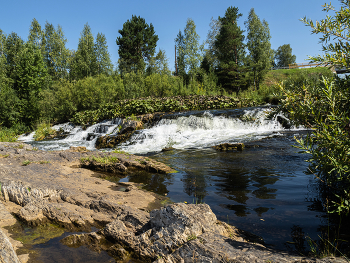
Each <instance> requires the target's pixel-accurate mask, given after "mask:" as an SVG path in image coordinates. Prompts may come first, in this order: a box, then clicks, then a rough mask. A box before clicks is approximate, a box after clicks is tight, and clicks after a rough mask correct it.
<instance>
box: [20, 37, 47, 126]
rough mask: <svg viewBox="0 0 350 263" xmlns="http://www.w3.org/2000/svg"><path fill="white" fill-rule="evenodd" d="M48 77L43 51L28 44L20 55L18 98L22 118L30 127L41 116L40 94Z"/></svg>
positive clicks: (30, 43)
mask: <svg viewBox="0 0 350 263" xmlns="http://www.w3.org/2000/svg"><path fill="white" fill-rule="evenodd" d="M46 77H47V71H46V68H45V64H44V60H43V57H42V54H41V50H40V49H39V47H37V46H36V45H35V44H33V43H32V42H27V43H26V44H25V45H24V47H23V49H21V52H20V54H19V59H18V63H17V79H18V85H17V89H16V92H17V96H18V98H19V99H20V100H21V104H22V107H23V108H22V110H23V111H22V113H23V114H22V116H23V117H24V120H23V121H24V123H25V124H27V125H28V126H29V125H31V124H33V122H34V121H35V120H37V119H38V118H39V117H40V116H39V114H40V111H39V106H38V100H39V93H40V91H41V89H42V88H43V86H44V83H45V80H46ZM24 113H25V114H24Z"/></svg>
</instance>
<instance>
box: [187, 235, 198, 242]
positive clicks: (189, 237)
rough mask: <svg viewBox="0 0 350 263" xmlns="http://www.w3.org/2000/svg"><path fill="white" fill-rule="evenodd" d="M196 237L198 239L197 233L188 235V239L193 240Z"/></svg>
mask: <svg viewBox="0 0 350 263" xmlns="http://www.w3.org/2000/svg"><path fill="white" fill-rule="evenodd" d="M195 239H197V236H196V235H190V236H188V237H187V241H191V240H195Z"/></svg>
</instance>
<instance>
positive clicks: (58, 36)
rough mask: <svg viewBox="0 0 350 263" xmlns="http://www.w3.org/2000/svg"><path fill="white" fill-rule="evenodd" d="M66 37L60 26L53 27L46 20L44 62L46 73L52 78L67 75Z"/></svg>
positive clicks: (67, 54)
mask: <svg viewBox="0 0 350 263" xmlns="http://www.w3.org/2000/svg"><path fill="white" fill-rule="evenodd" d="M66 43H67V39H66V38H65V37H64V34H63V31H62V28H61V26H57V29H55V28H54V26H53V25H52V24H49V23H48V22H46V24H45V34H44V62H45V64H46V67H47V70H48V74H49V75H50V76H51V78H52V79H53V80H58V79H63V78H67V77H68V68H69V67H68V60H69V56H70V51H69V50H68V49H67V48H66Z"/></svg>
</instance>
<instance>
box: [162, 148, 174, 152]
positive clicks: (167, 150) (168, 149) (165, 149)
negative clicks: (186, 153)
mask: <svg viewBox="0 0 350 263" xmlns="http://www.w3.org/2000/svg"><path fill="white" fill-rule="evenodd" d="M172 150H174V148H173V147H167V148H163V149H162V152H169V151H172Z"/></svg>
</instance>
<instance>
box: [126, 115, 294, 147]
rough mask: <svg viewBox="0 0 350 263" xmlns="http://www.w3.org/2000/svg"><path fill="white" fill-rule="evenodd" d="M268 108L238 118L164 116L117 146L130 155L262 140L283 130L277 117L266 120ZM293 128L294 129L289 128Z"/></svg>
mask: <svg viewBox="0 0 350 263" xmlns="http://www.w3.org/2000/svg"><path fill="white" fill-rule="evenodd" d="M269 111H270V110H268V109H264V110H262V109H254V110H245V113H244V115H243V116H242V117H241V118H227V117H222V116H216V117H215V116H213V115H212V114H211V113H209V112H205V113H204V114H203V116H201V117H196V116H190V117H179V118H178V119H163V120H161V121H160V122H159V123H158V124H157V125H156V126H154V127H152V128H150V129H144V130H142V131H141V132H140V133H139V134H136V135H134V136H133V137H132V138H131V139H130V141H129V142H127V143H124V144H122V145H121V147H119V148H121V150H124V151H126V152H129V153H133V154H137V153H138V154H144V153H148V152H157V151H161V150H162V149H164V148H167V147H173V148H175V149H188V148H203V147H208V146H214V145H217V144H220V143H225V142H230V143H235V142H247V141H251V140H256V139H261V138H264V137H268V136H271V135H272V134H274V135H276V133H277V134H278V132H279V131H282V130H284V128H283V127H282V125H281V124H280V123H279V122H278V121H277V120H276V119H273V120H268V119H266V115H267V113H268V112H269ZM281 117H283V116H281ZM283 118H284V117H283ZM292 129H296V128H294V127H292Z"/></svg>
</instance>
